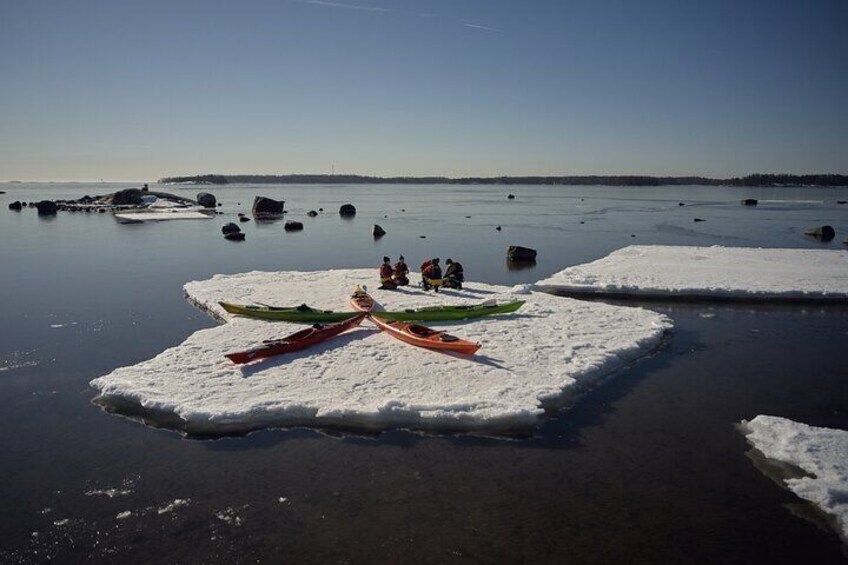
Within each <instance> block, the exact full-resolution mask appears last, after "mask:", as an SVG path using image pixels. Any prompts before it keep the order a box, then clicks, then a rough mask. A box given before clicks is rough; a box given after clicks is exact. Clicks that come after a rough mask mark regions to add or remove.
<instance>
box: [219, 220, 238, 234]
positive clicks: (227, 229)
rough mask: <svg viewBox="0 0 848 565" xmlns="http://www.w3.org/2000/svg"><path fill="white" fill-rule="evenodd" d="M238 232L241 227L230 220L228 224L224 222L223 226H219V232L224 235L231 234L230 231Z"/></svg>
mask: <svg viewBox="0 0 848 565" xmlns="http://www.w3.org/2000/svg"><path fill="white" fill-rule="evenodd" d="M239 232H241V228H240V227H238V226H237V225H236V224H234V223H232V222H230V223H229V224H226V225H225V226H224V227H222V228H221V233H222V234H224V235H228V234H231V233H239Z"/></svg>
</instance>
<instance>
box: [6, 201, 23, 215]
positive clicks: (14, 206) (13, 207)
mask: <svg viewBox="0 0 848 565" xmlns="http://www.w3.org/2000/svg"><path fill="white" fill-rule="evenodd" d="M21 208H23V206H22V205H21V202H20V200H15V201H14V202H12V203H11V204H9V210H15V211H18V212H20V211H21Z"/></svg>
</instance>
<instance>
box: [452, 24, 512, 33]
mask: <svg viewBox="0 0 848 565" xmlns="http://www.w3.org/2000/svg"><path fill="white" fill-rule="evenodd" d="M462 25H464V26H465V27H470V28H471V29H482V30H483V31H494V32H495V33H503V30H502V29H498V28H496V27H489V26H481V25H479V24H467V23H463V24H462Z"/></svg>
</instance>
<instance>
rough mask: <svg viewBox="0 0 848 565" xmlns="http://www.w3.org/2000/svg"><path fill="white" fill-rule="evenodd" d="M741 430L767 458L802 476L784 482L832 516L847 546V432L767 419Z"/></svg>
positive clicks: (783, 419) (784, 420)
mask: <svg viewBox="0 0 848 565" xmlns="http://www.w3.org/2000/svg"><path fill="white" fill-rule="evenodd" d="M741 429H742V431H743V432H744V433H745V435H746V436H747V439H748V442H749V443H750V444H751V445H752V446H753V447H754V448H756V449H757V450H759V451H760V453H762V454H763V455H764V456H765V457H766V458H768V459H771V460H774V461H778V462H780V463H784V464H788V465H792V466H794V467H797V468H798V469H800V470H801V471H802V472H803V476H800V477H789V478H783V479H782V481H783V483H784V484H785V485H786V487H787V488H788V489H789V490H791V491H792V492H794V493H795V494H797V495H798V496H799V497H801V498H803V499H804V500H807V501H809V502H812V503H813V504H815V505H816V506H817V507H818V508H820V509H821V510H822V511H823V512H825V513H826V514H828V515H830V516H832V517H833V518H834V521H835V523H836V528H837V531H838V533H839V534H840V535H841V536H842V539H843V541H845V542H846V543H848V431H844V430H835V429H830V428H816V427H813V426H808V425H806V424H802V423H799V422H793V421H792V420H787V419H786V418H779V417H776V416H764V415H760V416H757V417H756V418H754V419H753V420H751V421H750V422H747V421H743V422H742V425H741Z"/></svg>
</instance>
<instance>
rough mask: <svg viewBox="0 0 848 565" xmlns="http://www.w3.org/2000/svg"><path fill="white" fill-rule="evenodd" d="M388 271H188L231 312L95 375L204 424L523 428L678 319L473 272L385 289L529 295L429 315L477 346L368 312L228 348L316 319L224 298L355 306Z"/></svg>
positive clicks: (188, 422)
mask: <svg viewBox="0 0 848 565" xmlns="http://www.w3.org/2000/svg"><path fill="white" fill-rule="evenodd" d="M375 278H376V271H375V270H373V269H358V270H331V271H322V272H270V273H268V272H251V273H243V274H237V275H216V276H214V277H213V278H212V279H209V280H205V281H195V282H191V283H188V284H186V285H185V292H186V295H187V296H188V298H189V300H191V301H192V302H194V303H195V304H196V305H198V306H199V307H200V308H203V309H205V310H207V311H208V312H209V313H210V314H212V315H213V316H214V317H216V318H218V319H219V320H222V321H225V322H226V323H225V324H223V325H221V326H218V327H213V328H210V329H204V330H200V331H198V332H196V333H194V334H193V335H191V336H189V337H188V338H187V339H186V340H185V341H184V342H183V343H182V344H180V345H177V346H175V347H172V348H170V349H168V350H166V351H164V352H162V353H161V354H159V355H157V356H156V357H154V358H153V359H150V360H148V361H144V362H141V363H139V364H137V365H133V366H130V367H123V368H119V369H116V370H115V371H113V372H112V373H110V374H108V375H105V376H103V377H100V378H97V379H95V380H93V381H92V382H91V384H92V386H93V387H94V388H96V389H97V390H99V391H100V393H101V400H102V401H103V402H104V403H105V404H107V405H109V404H111V405H112V406H125V407H129V408H130V409H132V408H133V407H136V408H137V407H142V408H143V409H145V410H144V412H145V414H144V417H154V419H156V418H161V419H163V420H167V421H168V423H167V425H168V426H171V427H175V428H177V429H181V430H184V431H186V432H188V433H191V434H205V433H211V434H218V433H238V432H243V431H249V430H253V429H258V428H263V427H270V426H293V425H308V426H315V427H343V428H348V429H350V428H354V429H356V428H358V429H371V430H375V429H376V430H379V429H386V428H392V427H405V428H411V429H429V430H485V431H493V432H494V431H509V430H514V429H516V428H523V429H528V428H531V427H532V426H534V425H535V424H537V423H538V421H539V417H540V416H541V415H542V413H543V407H544V406H545V405H548V404H550V405H555V404H557V403H558V402H561V401H563V400H565V399H566V398H567V397H568V396H570V395H571V394H572V393H575V392H578V391H580V390H583V389H585V388H586V387H588V386H590V385H591V384H592V383H594V382H596V381H597V380H598V379H600V378H601V377H603V376H605V375H608V374H610V373H612V372H614V371H616V370H618V369H620V368H622V367H624V366H625V365H626V364H627V363H629V362H631V361H632V360H634V359H636V358H638V357H640V356H643V355H645V354H646V353H648V352H650V351H651V350H653V349H654V348H656V347H657V345H658V344H659V343H660V340H661V338H662V336H663V333H664V331H665V330H667V329H668V328H670V327H671V322H670V320H669V319H668V318H666V317H665V316H662V315H660V314H657V313H655V312H651V311H648V310H644V309H641V308H623V307H618V306H611V305H607V304H600V303H592V302H585V301H579V300H573V299H568V298H561V297H555V296H551V295H549V294H546V293H536V292H530V291H529V290H528V289H527V288H526V287H514V288H512V289H509V288H507V287H502V286H492V285H487V284H482V283H473V282H469V283H468V284H467V285H466V288H464V289H463V290H461V291H456V290H444V291H442V292H440V293H438V294H434V293H432V292H431V293H426V292H424V291H423V290H420V289H417V288H413V287H406V288H403V289H400V290H397V291H381V290H372V292H371V294H372V296H374V298H375V299H376V300H377V301H378V303H380V304H381V306H383V307H385V308H386V309H402V308H414V307H420V306H425V305H435V304H444V303H448V304H450V303H453V304H463V303H464V304H469V303H477V302H481V301H483V300H488V299H493V298H495V299H498V300H509V299H515V298H518V299H522V300H526V301H527V304H525V305H524V306H523V307H522V308H521V309H520V310H519V311H518V312H516V313H514V314H508V315H501V316H494V317H491V318H480V319H477V320H473V321H464V322H440V323H430V324H429V325H430V326H431V327H434V328H439V329H448V330H449V331H450V332H451V333H454V334H456V335H457V336H460V337H463V338H466V339H471V340H475V341H479V342H481V343H482V344H483V347H482V348H481V349H480V350H479V351H478V354H477V355H476V356H475V357H472V358H467V357H461V356H454V355H449V354H444V353H439V352H434V351H430V350H425V349H421V348H417V347H413V346H411V345H408V344H405V343H402V342H400V341H397V340H395V339H393V338H392V337H390V336H388V335H385V334H383V333H381V332H379V331H378V330H377V329H376V328H375V327H374V326H373V325H372V324H371V323H370V322H368V321H366V322H363V324H362V325H361V326H360V327H359V328H357V329H355V330H353V331H350V332H348V333H345V334H342V335H341V336H339V337H337V338H335V339H333V340H331V341H329V342H326V343H324V344H321V345H319V346H316V347H314V348H311V349H307V350H305V351H301V352H297V353H294V354H289V355H284V356H279V357H273V358H270V359H266V360H263V361H259V362H256V363H254V364H251V365H245V366H240V365H234V364H233V363H231V362H230V361H229V360H228V359H226V358H225V357H224V353H227V352H231V351H238V350H242V349H246V348H250V347H254V346H256V345H257V344H258V343H260V342H262V341H263V340H266V339H273V338H280V337H284V336H286V335H288V334H291V333H294V332H295V331H297V330H299V329H301V328H302V327H303V326H302V325H296V324H289V323H285V322H268V321H263V320H254V319H250V318H243V317H238V316H233V315H231V314H229V313H227V312H226V311H224V310H223V309H222V308H221V307H220V306H219V305H218V301H219V300H225V301H228V302H235V303H241V304H250V303H256V304H260V303H265V304H275V305H290V306H295V305H298V304H301V303H307V304H309V305H311V306H313V307H318V308H323V309H332V310H338V311H346V310H350V306H349V304H348V297H349V296H350V294H351V292H352V290H353V288H354V287H355V286H356V285H357V284H363V283H369V282H372V281H373V280H374V279H375ZM119 411H120V408H119ZM129 411H130V412H132V411H133V410H129ZM135 412H136V413H137V412H138V411H137V410H135ZM174 416H177V417H178V418H179V419H178V420H175V419H174Z"/></svg>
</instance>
